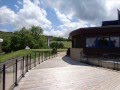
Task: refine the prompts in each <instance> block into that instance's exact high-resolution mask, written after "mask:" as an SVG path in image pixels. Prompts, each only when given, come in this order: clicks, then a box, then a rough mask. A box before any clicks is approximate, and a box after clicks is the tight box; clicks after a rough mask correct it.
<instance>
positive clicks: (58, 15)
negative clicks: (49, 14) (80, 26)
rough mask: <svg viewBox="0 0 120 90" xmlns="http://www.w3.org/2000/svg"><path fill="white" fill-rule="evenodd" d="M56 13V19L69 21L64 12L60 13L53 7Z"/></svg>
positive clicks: (63, 21) (64, 21)
mask: <svg viewBox="0 0 120 90" xmlns="http://www.w3.org/2000/svg"><path fill="white" fill-rule="evenodd" d="M55 12H56V15H57V17H58V19H59V20H60V21H61V22H62V23H63V24H65V23H70V20H69V19H68V17H67V16H66V15H65V14H62V13H61V12H60V11H59V10H57V9H55Z"/></svg>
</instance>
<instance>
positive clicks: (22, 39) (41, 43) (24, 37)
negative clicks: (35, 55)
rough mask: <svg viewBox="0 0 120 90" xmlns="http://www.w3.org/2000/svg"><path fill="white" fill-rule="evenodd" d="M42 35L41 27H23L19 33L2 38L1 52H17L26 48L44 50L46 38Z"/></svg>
mask: <svg viewBox="0 0 120 90" xmlns="http://www.w3.org/2000/svg"><path fill="white" fill-rule="evenodd" d="M42 34H43V29H42V28H41V27H38V26H32V27H31V28H29V29H26V28H25V27H23V28H22V29H21V30H20V31H16V32H14V33H12V35H11V36H9V37H4V38H3V39H4V42H3V45H2V46H3V51H4V52H11V51H17V50H21V49H25V47H26V46H29V47H30V48H32V49H38V48H45V47H47V44H46V42H47V38H46V37H45V36H44V35H42Z"/></svg>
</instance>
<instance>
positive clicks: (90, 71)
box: [14, 53, 120, 90]
mask: <svg viewBox="0 0 120 90" xmlns="http://www.w3.org/2000/svg"><path fill="white" fill-rule="evenodd" d="M14 90H120V72H119V71H113V70H110V69H104V68H99V67H92V66H89V65H86V64H83V63H80V62H78V61H74V60H71V59H70V58H69V57H65V56H64V53H62V54H60V55H59V56H58V57H56V58H54V59H50V60H47V61H45V62H43V63H42V64H40V65H39V66H37V67H36V68H34V69H32V70H30V71H29V72H28V73H27V74H26V75H25V78H23V79H22V80H21V81H20V83H19V85H18V86H17V87H15V89H14Z"/></svg>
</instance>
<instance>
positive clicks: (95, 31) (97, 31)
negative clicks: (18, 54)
mask: <svg viewBox="0 0 120 90" xmlns="http://www.w3.org/2000/svg"><path fill="white" fill-rule="evenodd" d="M104 34H105V35H109V34H110V35H112V34H115V35H120V25H117V26H103V27H88V28H79V29H77V30H74V31H72V32H71V33H70V34H69V36H70V37H72V36H76V35H88V36H93V35H95V36H97V35H104Z"/></svg>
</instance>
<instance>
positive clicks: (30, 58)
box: [30, 54, 31, 69]
mask: <svg viewBox="0 0 120 90" xmlns="http://www.w3.org/2000/svg"><path fill="white" fill-rule="evenodd" d="M30 69H31V54H30Z"/></svg>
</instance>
